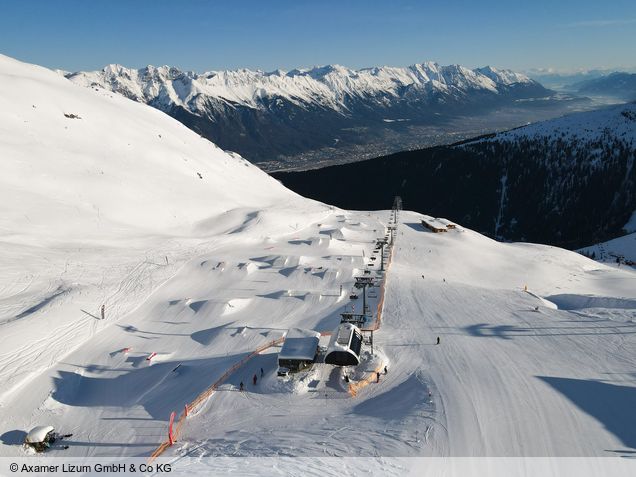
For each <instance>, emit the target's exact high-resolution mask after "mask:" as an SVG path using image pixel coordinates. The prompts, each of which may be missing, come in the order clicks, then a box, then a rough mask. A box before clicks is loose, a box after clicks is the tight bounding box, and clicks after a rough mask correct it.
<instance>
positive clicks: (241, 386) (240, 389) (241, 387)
mask: <svg viewBox="0 0 636 477" xmlns="http://www.w3.org/2000/svg"><path fill="white" fill-rule="evenodd" d="M243 388H244V386H243V381H241V384H239V391H241V392H243Z"/></svg>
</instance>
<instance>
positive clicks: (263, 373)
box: [261, 368, 265, 378]
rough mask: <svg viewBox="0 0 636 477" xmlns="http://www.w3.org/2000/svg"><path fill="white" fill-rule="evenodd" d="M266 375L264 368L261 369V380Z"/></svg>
mask: <svg viewBox="0 0 636 477" xmlns="http://www.w3.org/2000/svg"><path fill="white" fill-rule="evenodd" d="M264 375H265V371H263V368H261V378H262V377H263V376H264Z"/></svg>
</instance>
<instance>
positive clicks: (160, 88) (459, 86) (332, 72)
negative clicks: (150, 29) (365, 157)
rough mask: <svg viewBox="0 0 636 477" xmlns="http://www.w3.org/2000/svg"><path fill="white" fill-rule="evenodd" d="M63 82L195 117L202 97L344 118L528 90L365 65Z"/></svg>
mask: <svg viewBox="0 0 636 477" xmlns="http://www.w3.org/2000/svg"><path fill="white" fill-rule="evenodd" d="M65 76H66V77H67V78H68V79H70V80H71V81H73V82H75V83H78V84H82V85H84V86H89V87H90V86H98V87H101V88H105V89H109V90H112V91H115V92H119V93H121V94H124V95H125V96H128V97H129V98H131V99H134V100H136V101H139V102H144V103H152V105H153V106H155V107H158V108H159V109H163V108H165V107H168V106H170V105H177V106H181V107H183V108H185V109H187V110H188V111H190V112H193V113H196V112H197V111H198V110H199V109H200V108H201V106H202V102H203V101H204V99H205V98H213V99H215V100H218V101H221V102H222V103H227V104H230V105H241V106H248V107H252V108H258V109H263V108H265V107H266V104H267V101H268V100H271V99H272V98H283V99H285V100H287V101H289V102H291V103H293V104H296V105H298V106H305V107H308V106H310V105H313V106H318V107H321V108H327V109H332V110H335V111H339V112H346V111H347V109H348V107H347V103H348V102H349V101H351V100H355V99H365V98H368V97H375V98H378V100H381V99H382V98H383V97H384V98H399V97H400V96H401V95H403V94H404V92H405V91H420V92H422V93H425V94H428V95H430V94H433V93H442V94H450V93H461V94H466V93H467V92H470V91H473V90H475V91H486V92H491V93H495V94H497V93H499V92H500V90H501V88H502V87H506V86H510V85H513V84H516V83H522V84H528V85H531V84H535V82H534V81H533V80H531V79H530V78H528V77H527V76H525V75H523V74H520V73H515V72H513V71H510V70H498V69H495V68H492V67H489V66H487V67H484V68H478V69H474V70H471V69H469V68H465V67H463V66H460V65H449V66H442V65H439V64H438V63H435V62H425V63H421V64H414V65H411V66H408V67H389V66H383V67H372V68H363V69H359V70H353V69H349V68H346V67H344V66H340V65H327V66H320V67H313V68H309V69H294V70H291V71H282V70H275V71H271V72H264V71H260V70H257V71H252V70H248V69H239V70H227V71H208V72H204V73H200V74H199V73H195V72H192V71H181V70H179V69H178V68H174V67H169V66H161V67H154V66H147V67H145V68H141V69H132V68H126V67H124V66H121V65H108V66H106V67H104V68H103V69H102V70H100V71H88V72H82V71H81V72H76V73H66V74H65Z"/></svg>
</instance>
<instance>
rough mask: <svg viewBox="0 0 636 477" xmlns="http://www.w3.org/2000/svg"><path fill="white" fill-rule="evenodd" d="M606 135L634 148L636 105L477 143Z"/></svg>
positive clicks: (552, 121)
mask: <svg viewBox="0 0 636 477" xmlns="http://www.w3.org/2000/svg"><path fill="white" fill-rule="evenodd" d="M607 135H611V137H614V138H617V139H619V140H621V141H623V142H625V143H627V144H628V146H631V147H632V148H633V147H634V143H636V103H627V104H620V105H614V106H611V107H607V108H603V109H599V110H595V111H585V112H580V113H573V114H568V115H567V116H563V117H561V118H556V119H550V120H547V121H540V122H537V123H533V124H529V125H527V126H523V127H520V128H517V129H513V130H511V131H507V132H503V133H499V134H497V135H496V136H495V137H494V138H493V139H479V140H478V141H477V142H488V141H492V140H501V141H506V140H516V139H539V138H550V139H551V140H553V141H554V140H561V141H566V142H568V141H572V140H573V139H579V140H584V141H586V142H594V141H599V140H602V139H603V138H604V137H606V136H607ZM466 144H471V143H466Z"/></svg>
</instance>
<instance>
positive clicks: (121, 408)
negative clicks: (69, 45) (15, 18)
mask: <svg viewBox="0 0 636 477" xmlns="http://www.w3.org/2000/svg"><path fill="white" fill-rule="evenodd" d="M0 83H1V84H2V86H3V87H2V88H0V102H1V104H2V108H0V153H1V155H2V158H3V174H2V176H0V181H1V182H0V199H1V200H0V207H1V208H2V210H1V214H0V217H1V219H0V220H1V222H0V227H1V231H2V232H1V236H0V240H1V241H2V247H0V267H1V269H2V274H1V275H0V312H1V315H0V333H1V335H0V336H2V344H3V346H2V350H1V351H0V353H1V354H0V383H1V384H2V387H1V388H0V390H1V393H2V394H1V395H0V422H2V428H3V430H2V431H1V432H0V441H1V442H2V445H1V446H0V456H3V457H7V458H11V459H16V458H19V457H24V456H26V454H25V451H24V450H23V449H22V447H21V446H20V445H17V443H13V444H11V443H10V442H9V441H10V439H9V438H8V437H7V435H10V434H11V433H12V432H15V431H17V430H26V429H31V428H32V427H34V426H36V425H42V424H43V423H46V424H50V425H52V426H54V427H55V428H56V429H58V430H59V431H60V432H65V433H67V432H68V433H73V437H72V438H70V439H69V440H68V442H67V444H68V445H69V449H68V450H64V451H62V450H52V451H51V452H50V453H49V454H48V455H49V456H56V455H57V456H59V455H60V453H61V452H64V454H63V455H64V456H65V457H78V458H87V457H103V456H110V457H113V456H115V457H130V456H149V455H150V453H152V452H153V451H154V450H155V448H156V447H157V446H158V445H159V444H160V443H161V442H163V441H164V440H165V439H166V432H167V423H168V419H169V416H170V413H171V412H173V411H176V412H177V413H179V412H180V411H181V410H182V409H183V408H184V405H185V404H186V403H189V402H192V401H193V400H194V399H195V398H196V396H198V395H199V394H200V393H202V392H203V391H205V390H206V389H208V387H209V386H210V385H211V384H212V383H214V382H216V381H217V380H218V379H219V378H221V377H222V376H223V375H224V373H225V372H226V371H227V370H228V369H230V368H232V367H233V366H234V365H235V364H236V363H237V362H241V361H242V360H244V359H245V358H247V357H248V356H249V355H250V354H251V353H252V352H253V351H254V350H255V349H256V348H257V347H259V346H261V345H263V344H265V343H269V342H272V341H274V340H277V339H279V338H280V337H282V336H283V335H284V334H285V333H286V332H287V330H289V329H290V328H297V327H300V328H303V329H306V330H314V331H325V330H326V331H330V330H333V329H335V328H336V327H337V326H338V324H339V321H340V313H341V312H342V311H343V310H344V309H346V308H350V307H351V302H350V301H349V298H348V293H346V290H349V289H351V287H352V286H353V284H354V282H355V278H354V277H355V276H358V275H359V274H360V273H361V272H362V271H363V270H365V269H367V268H369V269H374V268H377V265H371V263H372V262H371V261H370V260H369V258H368V257H370V256H372V255H373V250H374V248H375V240H376V239H377V238H378V237H383V236H384V234H385V230H386V225H387V224H388V220H389V215H390V214H389V212H387V211H378V212H364V211H342V210H337V209H334V208H331V207H328V206H325V205H322V204H318V203H316V202H313V201H309V200H305V199H303V198H301V197H298V196H297V195H295V194H293V193H291V192H289V191H287V190H286V189H284V188H283V187H282V186H281V185H280V184H279V183H277V182H276V181H274V180H272V179H270V178H269V177H267V176H266V175H265V174H263V173H262V172H260V171H259V170H258V169H256V168H254V167H252V166H250V165H249V164H247V163H245V161H243V160H242V159H240V158H239V157H236V156H231V155H227V154H225V153H224V152H222V151H220V150H219V149H218V148H216V147H214V146H213V145H212V144H210V143H209V142H207V141H205V140H203V139H201V138H200V137H198V136H197V135H196V134H194V133H192V132H190V131H189V130H187V129H186V128H185V127H183V126H181V125H180V124H179V123H177V122H176V121H173V120H172V119H170V118H168V117H167V116H165V115H163V114H162V113H160V112H159V111H156V110H153V109H151V108H149V107H147V106H144V105H140V104H136V103H133V102H131V101H129V100H126V99H124V98H122V97H120V96H117V95H114V94H111V93H106V92H104V91H103V90H99V91H94V90H90V89H84V88H79V87H77V86H76V85H73V84H72V83H70V82H68V81H67V80H65V79H64V78H61V77H59V76H57V75H56V74H55V73H53V72H50V71H48V70H45V69H42V68H38V67H34V66H31V65H25V64H23V63H19V62H17V61H14V60H11V59H9V58H6V57H0ZM33 106H35V107H33ZM65 112H66V113H74V114H77V115H79V116H80V117H81V119H71V118H68V117H65V116H64V113H65ZM25 121H26V122H25ZM128 148H131V149H130V152H128V150H129V149H128ZM184 158H185V159H187V161H186V160H184ZM102 171H103V174H102ZM196 172H199V173H201V174H202V176H203V179H199V178H198V177H197V174H196ZM25 178H26V179H25ZM325 186H328V185H325ZM407 205H408V204H407ZM424 217H428V216H423V215H420V214H416V213H412V212H406V211H405V212H402V213H401V214H400V220H399V222H400V223H399V227H398V232H397V237H396V243H395V247H394V248H393V252H392V260H391V264H390V266H389V268H388V271H387V272H386V282H385V295H384V308H383V313H382V324H381V327H380V328H379V330H377V331H375V332H374V338H373V339H374V354H373V355H372V354H371V348H370V347H369V346H367V345H363V348H362V353H361V364H360V366H358V367H355V368H344V369H343V368H337V367H332V366H329V365H325V364H316V365H315V366H313V367H312V368H311V370H309V371H308V372H306V373H298V374H297V375H294V376H288V377H278V376H277V375H276V369H277V353H278V351H279V349H280V348H279V347H276V346H274V347H270V348H268V349H266V350H265V351H263V352H262V353H260V354H257V355H256V356H254V357H252V358H251V359H250V360H249V361H247V362H246V363H245V364H244V365H243V366H240V367H238V368H237V369H236V370H235V371H234V372H233V373H231V374H230V375H229V376H228V377H227V379H226V380H225V381H224V382H223V383H222V384H221V385H220V387H219V388H218V389H217V390H216V392H215V393H213V394H212V395H211V396H210V397H209V398H208V399H207V400H206V401H205V402H204V404H202V405H201V406H200V407H198V408H196V409H195V410H194V412H193V413H192V414H190V415H189V416H188V418H187V419H186V420H185V421H184V424H183V428H182V430H181V433H180V436H179V439H178V442H177V443H176V444H175V445H174V446H173V447H171V448H169V449H168V451H167V452H166V454H165V455H166V456H168V458H170V459H171V460H172V461H173V463H174V465H175V467H176V468H178V466H179V465H182V466H185V467H182V468H186V469H188V467H187V465H192V466H194V467H193V469H192V470H194V468H196V466H197V465H204V466H207V468H206V472H207V474H206V475H214V474H226V473H229V472H234V473H236V474H240V473H245V472H246V471H248V472H251V473H253V474H256V475H271V474H272V473H276V472H278V473H285V472H287V473H289V472H291V473H294V472H295V473H296V474H298V475H318V474H320V475H331V474H338V475H357V474H358V473H359V472H360V471H361V469H362V470H368V472H369V473H371V474H374V473H375V474H376V475H398V474H399V475H404V471H405V470H407V471H409V470H414V471H415V470H416V469H417V468H418V466H419V468H420V469H421V468H423V467H422V466H425V465H427V464H426V463H427V462H434V461H428V460H426V461H422V460H418V459H412V458H414V457H418V458H424V457H489V456H490V457H492V456H497V457H506V458H513V457H542V458H550V457H585V458H592V457H603V458H604V459H603V460H604V462H605V463H604V464H603V466H604V467H603V468H608V467H607V466H610V467H611V466H612V465H613V464H612V462H613V460H612V459H607V457H631V456H632V455H633V452H634V451H635V450H636V431H635V429H636V421H635V419H634V413H633V404H634V402H635V400H636V387H635V385H634V367H635V366H636V323H635V320H636V305H634V304H635V303H636V286H635V285H636V274H635V273H634V270H633V269H631V268H627V267H620V268H616V267H610V266H607V265H604V264H602V263H598V262H595V261H592V260H590V259H587V258H585V257H583V256H582V255H580V254H578V253H574V252H569V251H566V250H562V249H559V248H556V247H548V246H541V245H533V244H524V243H516V244H514V243H499V242H496V241H494V240H491V239H489V238H486V237H484V236H482V235H480V234H478V233H476V232H474V231H471V230H469V229H465V228H463V227H459V226H458V227H457V228H454V229H449V230H448V232H447V233H443V234H433V233H429V232H428V231H426V230H425V229H424V228H423V227H422V225H421V220H422V218H424ZM372 273H377V272H372ZM341 287H342V290H343V291H345V293H341V292H340V289H341ZM378 295H379V294H378ZM379 299H380V298H378V299H375V300H374V299H371V300H369V302H370V308H371V310H375V307H376V306H377V303H378V301H377V300H379ZM102 304H106V308H105V319H103V320H102V319H101V317H100V307H101V305H102ZM358 306H361V305H358ZM437 337H439V338H440V344H439V345H437V344H435V343H436V338H437ZM321 344H322V343H321ZM152 353H157V354H156V356H155V358H153V360H152V361H147V360H146V357H147V356H149V355H150V354H152ZM384 366H388V373H387V374H381V376H380V379H379V382H376V379H374V373H375V371H376V370H377V369H383V367H384ZM260 368H263V370H264V376H263V378H262V379H260V378H259V380H258V382H257V384H256V385H252V380H251V377H252V376H253V375H254V373H255V370H260ZM345 375H346V376H347V377H348V378H349V381H350V383H347V382H346V380H345V379H344V378H345ZM259 376H260V374H259ZM240 382H244V383H247V385H246V387H245V391H244V392H239V391H238V386H239V383H240ZM349 384H352V385H356V386H358V387H356V391H355V393H352V392H351V388H350V387H349ZM362 384H364V386H363V385H362ZM353 394H355V396H354V395H353ZM210 456H215V457H217V456H218V457H222V458H221V459H218V460H216V459H214V460H208V459H205V457H210ZM345 456H346V457H358V458H362V459H361V460H360V461H356V460H353V461H350V460H347V459H342V457H345ZM231 457H234V458H231ZM236 457H241V458H239V459H237V458H236ZM265 457H269V458H272V457H278V458H280V460H275V461H271V460H268V459H265ZM287 457H302V459H301V458H298V459H291V460H285V458H287ZM329 457H338V459H329ZM405 458H408V459H405ZM254 459H258V462H260V465H254ZM622 460H623V461H629V463H628V464H626V465H629V464H633V462H634V461H633V459H631V460H630V459H622ZM472 462H473V463H474V462H475V461H472ZM477 462H479V461H477ZM250 465H254V466H253V467H247V466H250ZM431 465H433V464H431ZM474 465H488V464H487V463H486V464H484V463H481V464H474ZM500 465H503V464H500ZM510 465H512V464H510ZM535 465H536V464H535ZM431 468H433V467H431ZM462 468H463V467H462ZM589 468H590V469H597V468H598V467H594V466H591V467H589ZM631 470H632V471H633V465H632V467H631ZM536 475H544V474H541V473H537V474H536ZM577 475H579V474H577ZM625 475H629V474H628V473H625ZM632 475H633V472H632Z"/></svg>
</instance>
